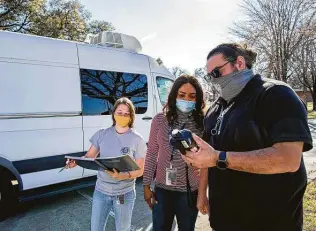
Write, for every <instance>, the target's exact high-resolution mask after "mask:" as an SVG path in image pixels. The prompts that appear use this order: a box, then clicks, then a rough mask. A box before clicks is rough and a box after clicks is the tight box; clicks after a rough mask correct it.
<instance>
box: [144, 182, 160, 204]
mask: <svg viewBox="0 0 316 231" xmlns="http://www.w3.org/2000/svg"><path fill="white" fill-rule="evenodd" d="M144 199H145V201H146V202H147V204H148V206H149V208H150V209H152V208H153V207H154V205H155V204H157V203H158V202H157V201H156V198H155V194H154V192H153V191H151V190H150V186H149V185H144Z"/></svg>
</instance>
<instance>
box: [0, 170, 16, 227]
mask: <svg viewBox="0 0 316 231" xmlns="http://www.w3.org/2000/svg"><path fill="white" fill-rule="evenodd" d="M12 180H15V178H14V176H13V175H12V174H11V173H10V172H9V171H8V170H6V169H0V221H3V220H5V219H6V218H8V217H9V216H11V215H13V214H14V212H15V210H16V205H17V195H16V193H15V190H14V186H13V185H12V183H11V181H12Z"/></svg>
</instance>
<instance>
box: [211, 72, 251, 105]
mask: <svg viewBox="0 0 316 231" xmlns="http://www.w3.org/2000/svg"><path fill="white" fill-rule="evenodd" d="M253 76H254V74H253V71H252V70H251V69H245V70H242V71H236V72H233V73H231V74H229V75H225V76H221V77H219V78H212V79H211V83H212V84H213V85H214V87H215V88H216V89H217V90H218V92H219V94H220V96H221V97H223V98H224V99H225V100H226V101H228V102H229V101H231V100H232V99H233V98H235V97H236V96H237V95H238V94H239V93H240V92H241V91H242V90H243V89H244V87H245V86H246V84H247V83H248V82H249V81H250V80H251V79H252V77H253Z"/></svg>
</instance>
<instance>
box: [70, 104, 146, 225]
mask: <svg viewBox="0 0 316 231" xmlns="http://www.w3.org/2000/svg"><path fill="white" fill-rule="evenodd" d="M112 121H113V126H111V127H109V128H106V129H101V130H99V131H97V132H96V133H95V134H94V135H93V136H92V138H91V139H90V142H91V147H90V149H89V151H88V152H87V153H86V155H85V157H89V158H96V157H97V156H98V155H100V156H101V157H116V156H122V155H129V156H130V157H132V158H133V159H134V160H135V162H136V164H137V165H138V166H139V168H140V169H139V170H136V171H130V172H117V171H116V170H115V169H113V172H111V171H102V170H99V172H98V180H97V183H96V187H95V191H94V194H93V202H92V215H91V231H103V230H104V227H105V225H106V222H107V219H108V217H109V214H110V210H111V209H113V210H114V213H115V226H116V230H117V231H129V230H130V228H131V219H132V212H133V208H134V202H135V198H136V194H135V179H136V178H137V177H140V176H142V175H143V166H144V157H145V154H146V149H147V147H146V142H145V141H144V139H143V137H142V136H141V135H140V134H139V133H137V132H136V131H135V130H134V129H132V128H133V127H134V121H135V108H134V105H133V103H132V102H131V101H130V100H129V99H127V98H121V99H118V100H117V101H116V103H115V104H114V107H113V114H112ZM67 164H68V166H69V167H70V168H73V167H75V166H76V163H75V162H71V163H69V161H68V163H67Z"/></svg>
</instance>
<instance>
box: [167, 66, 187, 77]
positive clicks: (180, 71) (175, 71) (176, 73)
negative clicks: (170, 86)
mask: <svg viewBox="0 0 316 231" xmlns="http://www.w3.org/2000/svg"><path fill="white" fill-rule="evenodd" d="M170 72H171V73H172V74H173V75H174V76H175V77H176V78H178V77H179V76H181V75H184V74H189V71H188V70H186V69H184V68H181V67H172V68H171V69H170Z"/></svg>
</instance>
